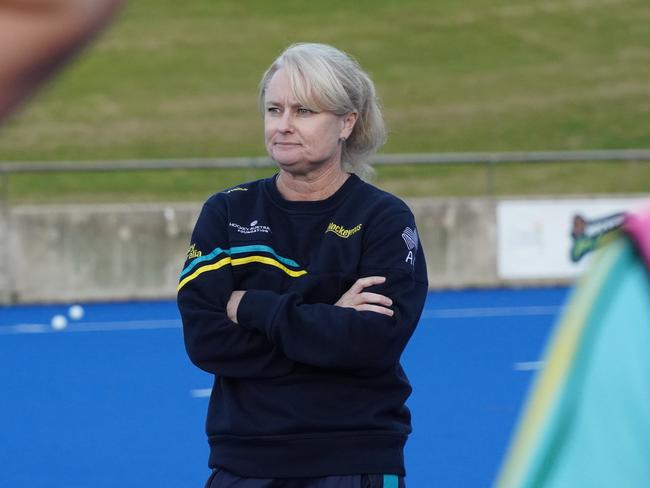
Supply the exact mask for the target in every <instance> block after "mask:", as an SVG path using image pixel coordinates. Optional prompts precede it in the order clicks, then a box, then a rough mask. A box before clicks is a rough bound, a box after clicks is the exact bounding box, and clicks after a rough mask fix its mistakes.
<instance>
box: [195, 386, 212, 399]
mask: <svg viewBox="0 0 650 488" xmlns="http://www.w3.org/2000/svg"><path fill="white" fill-rule="evenodd" d="M211 394H212V388H197V389H196V390H190V395H191V396H192V398H210V395H211Z"/></svg>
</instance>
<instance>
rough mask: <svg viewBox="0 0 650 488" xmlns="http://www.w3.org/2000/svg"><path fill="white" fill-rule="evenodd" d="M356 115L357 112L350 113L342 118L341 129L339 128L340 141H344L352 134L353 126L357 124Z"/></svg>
mask: <svg viewBox="0 0 650 488" xmlns="http://www.w3.org/2000/svg"><path fill="white" fill-rule="evenodd" d="M357 118H358V114H357V112H354V111H350V112H348V113H347V114H345V115H344V116H343V127H342V128H341V134H340V137H339V138H340V139H343V140H346V139H347V138H348V137H350V134H352V129H354V124H356V123H357Z"/></svg>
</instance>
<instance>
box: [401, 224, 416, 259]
mask: <svg viewBox="0 0 650 488" xmlns="http://www.w3.org/2000/svg"><path fill="white" fill-rule="evenodd" d="M402 239H404V244H406V248H407V249H408V253H407V254H406V259H404V262H406V263H411V266H415V255H416V253H417V252H418V244H419V239H418V231H417V230H416V229H411V228H410V227H406V228H405V229H404V230H403V231H402Z"/></svg>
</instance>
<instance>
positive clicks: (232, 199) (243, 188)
mask: <svg viewBox="0 0 650 488" xmlns="http://www.w3.org/2000/svg"><path fill="white" fill-rule="evenodd" d="M267 180H268V178H262V179H259V180H253V181H248V182H246V183H240V184H237V185H235V186H231V187H229V188H226V189H224V190H221V191H218V192H216V193H214V194H212V195H211V196H210V197H209V198H208V199H207V200H206V202H205V205H206V206H208V207H212V208H215V209H223V208H226V207H228V206H230V205H232V204H233V203H234V204H238V203H244V202H246V201H249V200H250V199H251V198H256V197H257V195H258V194H259V193H260V192H261V191H262V187H263V186H264V185H265V184H266V182H267Z"/></svg>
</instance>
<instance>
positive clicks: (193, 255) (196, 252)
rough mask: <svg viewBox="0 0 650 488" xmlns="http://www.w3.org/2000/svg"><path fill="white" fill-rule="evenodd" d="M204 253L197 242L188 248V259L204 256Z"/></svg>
mask: <svg viewBox="0 0 650 488" xmlns="http://www.w3.org/2000/svg"><path fill="white" fill-rule="evenodd" d="M202 255H203V253H202V252H201V251H199V250H198V249H197V248H196V244H192V245H191V246H190V248H189V249H188V250H187V259H194V258H198V257H200V256H202Z"/></svg>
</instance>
